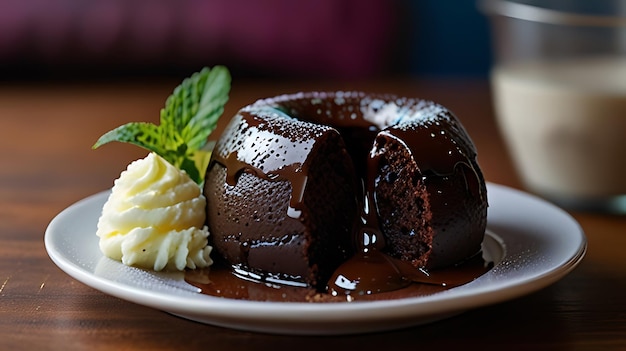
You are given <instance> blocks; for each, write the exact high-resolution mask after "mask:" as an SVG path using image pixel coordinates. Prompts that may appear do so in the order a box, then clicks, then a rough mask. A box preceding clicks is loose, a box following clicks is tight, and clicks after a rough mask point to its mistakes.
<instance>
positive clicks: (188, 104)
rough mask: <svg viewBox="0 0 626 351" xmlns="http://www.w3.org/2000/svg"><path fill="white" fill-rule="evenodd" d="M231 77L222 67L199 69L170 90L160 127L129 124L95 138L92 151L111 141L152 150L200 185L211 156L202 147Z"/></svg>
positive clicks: (226, 95) (226, 99)
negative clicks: (171, 91) (170, 93)
mask: <svg viewBox="0 0 626 351" xmlns="http://www.w3.org/2000/svg"><path fill="white" fill-rule="evenodd" d="M230 83H231V76H230V73H229V72H228V69H227V68H226V67H224V66H215V67H213V68H212V69H209V68H206V67H205V68H203V69H202V70H201V71H200V72H197V73H194V74H193V75H192V76H191V77H189V78H186V79H184V80H183V82H182V83H181V84H180V85H179V86H177V87H176V88H175V89H174V92H173V93H172V95H170V96H169V97H168V98H167V100H166V101H165V107H164V108H163V109H161V116H160V117H161V124H160V125H159V126H157V125H154V124H151V123H140V122H132V123H127V124H124V125H122V126H120V127H117V128H115V129H113V130H111V131H109V132H107V133H106V134H104V135H103V136H101V137H100V139H98V141H97V142H96V143H95V144H94V145H93V148H94V149H96V148H98V147H100V146H102V145H104V144H107V143H109V142H111V141H120V142H126V143H131V144H134V145H137V146H140V147H143V148H145V149H147V150H150V151H153V152H155V153H157V154H158V155H160V156H161V157H163V158H164V159H166V160H167V161H168V162H170V163H171V164H173V165H174V166H176V167H178V168H179V169H181V170H184V171H185V172H187V174H188V175H189V176H190V177H191V179H193V180H194V181H195V182H196V183H198V184H202V182H203V181H204V179H203V178H204V172H205V170H206V167H207V165H208V160H209V158H210V155H211V153H210V152H208V151H205V150H202V148H203V147H204V146H205V145H206V142H207V138H208V136H209V135H210V134H211V132H212V131H213V130H214V129H215V127H216V126H217V121H218V119H219V117H220V116H221V115H222V113H223V112H224V105H226V102H227V101H228V94H229V92H230Z"/></svg>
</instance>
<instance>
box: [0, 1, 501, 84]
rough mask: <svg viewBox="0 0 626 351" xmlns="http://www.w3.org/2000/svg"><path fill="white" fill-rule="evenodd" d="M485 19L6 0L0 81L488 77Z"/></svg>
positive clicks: (381, 4)
mask: <svg viewBox="0 0 626 351" xmlns="http://www.w3.org/2000/svg"><path fill="white" fill-rule="evenodd" d="M484 22H485V20H484V19H483V18H482V16H480V14H478V12H477V10H476V9H475V5H474V3H473V2H471V1H461V2H459V1H456V0H417V1H411V0H366V1H364V0H300V1H294V0H208V1H202V0H132V1H131V0H0V80H22V79H103V78H111V77H126V76H129V75H134V76H142V75H143V76H145V75H149V76H152V75H187V74H188V73H189V72H192V71H196V70H198V69H199V68H200V67H202V66H212V65H215V64H226V65H228V66H229V67H230V68H231V70H232V71H234V73H235V74H236V75H246V76H253V77H305V78H306V77H308V78H334V79H354V78H369V77H376V76H382V75H398V74H410V75H425V74H430V75H446V74H447V75H450V74H454V75H483V74H485V73H486V71H487V68H488V65H489V54H488V52H489V50H488V44H487V42H488V38H487V35H486V32H487V31H486V25H485V23H484Z"/></svg>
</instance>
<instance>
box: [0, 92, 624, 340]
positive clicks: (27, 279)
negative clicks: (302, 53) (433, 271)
mask: <svg viewBox="0 0 626 351" xmlns="http://www.w3.org/2000/svg"><path fill="white" fill-rule="evenodd" d="M177 83H178V82H172V81H153V82H140V83H139V82H121V83H108V84H86V85H80V84H76V83H74V84H66V85H58V84H57V85H55V84H44V85H42V84H39V85H34V84H29V85H26V84H25V85H17V86H8V85H4V86H0V166H1V167H0V349H2V350H19V349H27V350H34V349H63V350H69V349H78V350H99V349H115V350H125V349H140V348H141V349H146V350H166V349H180V350H191V349H207V350H217V349H243V348H244V347H246V348H260V349H271V350H289V349H298V350H301V349H302V350H303V349H312V350H313V349H315V350H319V349H320V347H327V345H332V346H333V348H342V349H344V350H348V349H350V350H352V349H370V348H371V349H374V348H380V349H384V350H394V348H395V349H398V350H403V349H405V347H408V348H409V349H426V348H428V349H431V348H433V347H443V349H453V348H455V349H465V348H467V347H470V346H472V347H473V348H474V349H477V348H478V347H489V348H496V347H498V348H500V349H506V350H508V349H524V350H526V349H531V348H532V349H558V350H565V349H577V350H583V349H593V350H597V349H622V350H624V349H626V299H625V296H626V294H625V292H626V259H624V257H625V255H624V250H625V249H626V217H617V216H609V215H601V214H586V213H572V214H573V215H574V217H575V218H576V219H577V220H578V221H579V222H580V223H581V225H582V227H583V229H584V230H585V232H586V235H587V237H588V242H589V248H588V253H587V256H586V258H585V260H584V261H583V262H582V264H581V265H580V266H579V267H578V268H577V269H576V270H575V271H573V272H572V273H570V274H569V275H568V276H566V277H565V278H564V279H562V280H561V281H559V282H557V283H555V284H553V285H551V286H550V287H548V288H545V289H543V290H541V291H539V292H536V293H533V294H531V295H528V296H525V297H522V298H518V299H516V300H512V301H509V302H505V303H500V304H497V305H494V306H489V307H485V308H480V309H477V310H473V311H469V312H467V313H464V314H462V315H459V316H457V317H453V318H450V319H446V320H443V321H440V322H437V323H432V324H428V325H423V326H419V327H414V328H409V329H404V330H397V331H391V332H384V333H374V334H367V335H350V336H338V337H294V336H280V335H266V334H257V333H252V332H243V331H236V330H230V329H224V328H219V327H213V326H209V325H203V324H199V323H195V322H191V321H188V320H184V319H181V318H177V317H174V316H172V315H169V314H167V313H164V312H161V311H157V310H154V309H151V308H147V307H143V306H140V305H136V304H133V303H129V302H126V301H123V300H120V299H117V298H115V297H111V296H108V295H105V294H103V293H101V292H99V291H96V290H94V289H92V288H90V287H87V286H85V285H83V284H82V283H79V282H77V281H76V280H74V279H72V278H70V277H69V276H68V275H66V274H65V273H63V272H62V271H61V270H60V269H58V268H57V267H56V266H55V265H54V264H53V263H52V262H51V260H50V259H49V258H48V256H47V254H46V251H45V248H44V243H43V235H44V231H45V228H46V226H47V224H48V222H49V221H50V220H51V219H52V218H53V217H54V216H55V215H56V214H57V213H58V212H60V211H61V210H62V209H64V208H65V207H67V206H68V205H70V204H71V203H73V202H75V201H77V200H79V199H81V198H84V197H86V196H88V195H91V194H93V193H96V192H99V191H101V190H104V189H107V188H109V187H111V186H112V182H113V179H115V178H116V177H117V176H118V175H119V173H120V172H121V171H122V170H123V169H125V167H126V165H127V164H128V163H129V162H130V161H131V160H133V159H137V158H140V157H143V156H144V155H145V152H144V151H143V150H141V149H139V148H136V147H134V146H130V145H125V144H114V145H113V144H112V145H108V146H106V147H104V148H102V149H99V150H96V151H93V150H91V149H90V147H91V145H92V144H93V143H94V141H95V140H96V139H97V138H98V137H99V136H100V135H101V134H102V133H103V132H105V131H107V130H109V129H111V128H113V127H116V126H118V125H120V124H123V123H126V122H129V121H151V122H157V121H158V114H159V109H160V108H161V106H162V105H163V102H164V100H165V98H166V97H167V95H168V94H169V93H170V91H171V90H172V88H173V87H174V86H175V85H176V84H177ZM312 89H329V90H335V89H360V90H368V91H377V92H392V93H398V94H402V95H409V96H416V97H422V98H427V99H433V100H435V101H438V102H440V103H442V104H444V105H446V106H448V107H449V108H451V109H452V110H453V111H454V112H455V113H456V114H457V115H458V116H459V117H460V118H461V120H462V121H463V123H464V124H465V126H466V128H467V129H468V131H469V133H470V134H471V136H472V138H473V139H474V141H475V143H476V145H477V147H478V150H479V162H480V164H481V166H482V168H483V171H484V173H485V175H486V178H487V180H489V181H491V182H495V183H501V184H504V185H508V186H512V187H520V184H519V181H518V179H517V178H516V175H515V174H514V172H513V169H512V166H511V163H510V161H509V158H508V156H507V154H506V151H505V149H504V147H503V144H502V140H501V138H500V137H499V135H498V133H497V129H496V127H495V123H494V117H493V111H492V109H491V102H490V91H489V86H488V84H487V82H485V81H458V80H449V81H446V80H442V81H437V82H432V81H407V80H402V81H383V82H351V83H323V82H313V83H273V82H262V81H257V82H240V81H235V82H234V86H233V91H232V94H231V100H230V102H229V104H228V106H227V112H226V114H227V115H232V114H233V113H234V112H235V111H236V110H237V109H238V108H239V107H241V106H243V105H245V104H247V103H249V102H252V101H253V100H255V99H257V98H260V97H266V96H272V95H275V94H278V93H284V92H294V91H298V90H312Z"/></svg>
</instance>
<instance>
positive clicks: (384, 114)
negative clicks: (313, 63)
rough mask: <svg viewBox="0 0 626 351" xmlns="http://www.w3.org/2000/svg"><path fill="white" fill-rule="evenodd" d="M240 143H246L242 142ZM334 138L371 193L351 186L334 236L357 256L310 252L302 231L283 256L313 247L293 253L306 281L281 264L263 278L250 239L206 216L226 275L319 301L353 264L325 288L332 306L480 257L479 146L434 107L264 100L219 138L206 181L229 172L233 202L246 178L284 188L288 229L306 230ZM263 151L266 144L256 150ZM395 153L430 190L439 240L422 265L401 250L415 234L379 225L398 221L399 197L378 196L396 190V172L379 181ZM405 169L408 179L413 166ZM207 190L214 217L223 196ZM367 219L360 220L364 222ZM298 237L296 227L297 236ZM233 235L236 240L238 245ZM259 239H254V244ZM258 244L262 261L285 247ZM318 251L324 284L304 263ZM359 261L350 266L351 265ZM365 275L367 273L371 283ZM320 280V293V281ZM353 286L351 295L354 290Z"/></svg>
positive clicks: (482, 197) (328, 98)
mask: <svg viewBox="0 0 626 351" xmlns="http://www.w3.org/2000/svg"><path fill="white" fill-rule="evenodd" d="M265 134H266V135H265ZM233 135H237V136H238V137H235V138H233ZM242 135H243V137H242ZM337 135H340V137H339V139H340V142H342V141H345V148H346V150H347V152H348V153H349V154H350V157H349V158H347V159H344V161H346V162H337V164H338V165H339V164H343V163H350V165H349V167H347V173H350V172H355V174H356V175H353V176H352V177H353V178H357V179H358V178H361V179H362V182H363V189H362V191H360V190H358V187H356V186H354V183H358V180H357V179H353V180H352V182H353V183H351V181H345V183H351V184H352V185H346V187H347V188H349V189H347V190H345V194H352V195H350V196H352V197H353V199H352V200H350V201H348V203H345V204H344V205H343V206H339V207H338V209H337V210H338V211H342V210H343V211H346V212H347V214H348V216H347V217H348V219H347V222H348V223H340V222H337V223H339V224H337V225H336V226H342V228H339V230H338V232H337V233H333V234H332V235H329V236H337V235H344V234H341V233H345V232H352V234H351V235H352V237H351V238H350V240H349V242H352V243H353V244H352V245H349V246H350V247H347V246H346V244H345V242H343V241H342V240H338V241H337V242H334V244H332V245H330V247H331V248H334V249H331V251H325V250H326V248H321V249H320V248H314V249H310V248H309V247H308V245H309V241H308V240H316V239H310V237H309V236H308V235H310V234H308V233H307V231H306V229H298V230H303V231H302V232H301V233H303V234H297V233H296V234H292V235H291V236H288V239H289V240H283V241H284V243H283V244H280V245H283V246H285V247H286V246H293V243H294V242H296V243H297V244H298V245H301V246H303V247H305V249H304V251H300V252H301V254H298V253H297V252H296V253H294V254H293V255H292V256H290V257H291V258H290V259H288V260H287V261H286V262H288V263H287V265H288V266H289V265H290V266H292V267H291V268H293V267H304V266H303V264H304V265H307V266H308V267H309V269H308V270H307V268H306V267H304V268H301V269H300V268H298V269H293V270H292V271H289V270H287V271H286V272H283V271H281V270H282V269H284V267H274V266H277V265H276V264H275V263H273V267H274V268H275V271H274V272H272V271H271V268H270V269H268V268H260V269H258V267H256V266H255V265H254V264H253V263H251V262H250V260H249V258H248V254H249V252H250V245H248V247H247V248H246V247H245V246H246V245H244V244H245V242H249V241H246V240H249V239H245V240H243V241H242V239H241V237H244V236H246V235H248V234H246V233H242V231H241V228H236V229H234V231H233V230H232V229H228V230H231V233H230V234H228V233H226V234H224V233H221V229H222V228H228V227H229V224H225V223H224V222H225V220H224V218H223V217H219V216H216V215H215V213H218V215H219V210H218V211H217V212H216V211H215V210H214V209H209V210H208V213H207V214H208V220H209V221H208V224H209V227H210V228H211V232H212V236H213V238H214V242H213V243H212V244H213V245H214V247H215V249H216V251H217V252H218V253H220V254H221V255H222V257H223V258H225V260H226V262H227V264H231V265H233V266H234V267H237V269H238V270H240V271H248V272H251V273H252V275H251V276H253V277H259V278H258V280H260V281H263V280H264V279H265V278H266V277H268V276H273V277H278V280H282V281H288V282H295V283H296V285H298V284H301V283H305V284H307V285H313V286H315V287H317V288H318V289H320V288H323V287H324V286H325V283H326V281H325V279H328V278H329V276H328V275H329V274H330V272H332V271H333V270H334V269H335V268H337V266H339V264H340V263H342V262H344V263H343V264H342V265H341V266H340V267H339V269H338V270H337V271H335V272H334V273H333V276H332V278H331V279H330V281H329V284H328V285H329V286H328V288H329V291H331V293H333V294H335V295H342V294H344V295H345V294H347V295H350V294H352V295H354V294H356V295H362V294H371V293H378V292H384V291H392V290H397V289H400V288H403V287H406V286H407V285H408V284H410V283H411V282H412V281H414V280H416V279H418V278H419V279H421V280H424V279H426V280H428V279H430V278H428V274H427V272H426V270H425V269H423V268H425V267H426V268H437V267H442V266H448V265H451V264H454V263H456V262H459V261H460V260H462V259H465V258H467V257H470V256H471V255H473V254H475V253H476V251H477V250H478V249H479V247H480V242H481V241H482V236H483V234H484V228H485V225H486V188H485V185H484V179H483V177H482V174H481V173H480V169H479V168H478V165H477V164H476V162H475V155H476V152H475V149H474V147H473V144H472V142H471V140H470V139H469V137H468V136H467V133H466V132H465V131H464V130H463V127H462V126H461V124H460V123H459V122H458V120H457V119H456V118H455V117H454V116H453V115H452V114H451V113H450V112H449V111H448V110H446V109H445V108H443V107H441V106H439V105H436V104H434V103H432V102H426V101H422V100H413V99H406V98H398V97H394V96H386V95H379V96H372V95H366V94H363V93H358V92H356V93H355V92H349V93H343V92H338V93H309V94H296V95H286V96H280V97H277V98H274V99H267V100H261V101H259V102H257V103H255V104H253V105H251V106H248V107H245V108H244V109H242V110H241V111H240V112H239V113H238V115H237V116H235V118H234V119H233V121H231V124H230V125H229V127H227V130H226V131H225V132H224V136H223V137H222V139H224V140H222V139H220V141H218V143H217V145H216V148H215V150H214V153H213V158H212V160H211V163H210V165H209V170H208V173H207V179H209V178H210V177H209V175H211V176H214V174H215V173H219V172H220V170H224V173H225V176H224V180H223V182H224V185H223V186H224V187H225V188H224V189H225V190H223V191H224V192H226V191H233V192H237V191H240V190H233V189H236V188H237V185H238V182H239V181H240V178H241V177H242V175H243V174H248V175H253V176H254V177H256V178H258V179H261V180H263V181H265V182H269V183H281V182H287V183H288V184H289V190H287V193H285V194H286V195H285V196H286V197H288V206H287V209H286V213H285V214H286V215H287V216H286V217H285V219H284V221H287V222H290V221H292V220H293V221H296V222H300V224H301V225H304V226H305V227H306V226H307V225H308V224H307V223H309V221H310V218H309V217H310V215H309V213H310V212H312V211H311V208H309V207H308V206H307V204H306V201H305V197H306V195H305V194H306V193H307V191H308V190H309V191H311V192H312V191H313V190H310V189H309V188H311V187H313V186H312V185H311V184H310V182H311V181H312V178H311V172H312V168H310V167H312V166H311V162H313V161H311V160H314V159H315V157H317V156H316V155H317V154H321V153H322V151H321V149H320V148H322V146H320V145H324V140H327V139H333V138H335V139H336V138H337ZM259 140H261V141H263V143H264V144H263V145H255V142H258V141H259ZM372 145H373V147H372ZM390 145H391V146H394V145H395V147H396V148H398V147H399V148H401V149H402V150H404V151H403V152H406V154H407V155H408V156H409V158H408V159H407V160H406V162H409V163H410V164H411V165H413V166H412V167H413V168H415V170H414V172H413V173H414V174H413V177H414V178H415V180H414V181H413V182H414V183H416V184H417V183H419V184H421V185H419V187H422V188H426V189H427V192H428V196H427V198H426V199H425V200H420V201H422V202H424V201H425V202H426V204H425V205H424V206H425V208H426V207H428V210H429V211H430V212H429V213H433V215H432V216H433V223H432V227H433V228H434V229H429V230H431V232H430V233H431V234H422V235H426V236H431V237H432V238H431V239H430V240H432V242H428V243H426V244H425V245H426V247H425V248H424V249H422V250H421V251H419V252H418V253H408V254H407V253H402V252H401V251H402V250H403V249H402V248H401V247H400V246H402V245H400V244H398V242H399V243H402V242H403V240H407V239H405V238H404V237H411V236H413V234H412V233H413V232H410V233H409V234H391V233H390V231H391V229H390V228H393V226H394V223H391V222H393V221H390V219H389V218H384V219H385V221H384V222H383V223H379V216H381V212H385V213H392V214H393V211H394V208H393V207H394V206H395V205H394V201H397V200H395V199H394V198H393V196H387V195H383V194H377V189H378V187H379V184H382V183H383V182H387V183H391V182H393V179H391V180H390V179H389V178H393V177H392V176H391V175H393V172H392V173H386V174H384V173H383V172H381V171H380V169H381V167H386V166H387V165H382V166H381V163H384V162H388V160H387V159H385V157H386V155H387V153H386V151H385V150H386V148H390ZM259 148H269V150H270V152H269V153H266V152H257V150H258V149H259ZM322 157H323V156H322ZM350 159H351V160H350ZM343 166H345V165H342V167H343ZM401 168H405V167H404V165H402V166H401ZM354 170H356V171H354ZM390 174H391V175H390ZM383 178H385V179H383ZM211 179H213V178H211ZM215 179H217V178H215ZM451 179H452V181H451ZM208 183H210V182H208ZM208 183H207V188H205V193H206V194H207V199H208V204H209V207H211V206H213V202H214V201H216V202H218V201H221V200H220V196H222V195H221V194H217V195H218V196H209V195H210V194H211V189H209V188H208V187H209V186H218V187H219V179H217V180H215V181H213V183H211V184H208ZM417 187H418V186H417V185H416V188H417ZM459 188H462V191H459ZM342 191H343V190H342ZM394 196H395V195H394ZM403 201H404V200H403ZM409 201H412V200H409ZM350 202H353V203H354V204H352V205H351V204H350ZM357 204H360V205H357ZM359 207H360V208H361V210H358V209H359ZM468 207H469V208H471V210H470V211H469V212H468V211H466V209H465V208H468ZM223 208H224V207H222V209H223ZM420 211H421V210H420ZM359 212H360V215H359ZM387 217H390V218H391V217H393V215H391V216H387ZM350 218H351V219H350ZM333 221H335V220H334V219H333ZM343 221H344V222H345V221H346V220H345V219H344V220H343ZM351 221H355V222H351ZM333 225H334V226H335V224H334V222H333ZM293 226H294V228H295V227H298V226H297V225H296V224H294V225H293ZM344 227H345V228H344ZM346 228H347V229H346ZM216 229H217V230H216ZM298 230H296V232H297V231H298ZM330 230H334V229H330ZM236 231H239V232H238V234H237V233H235V232H236ZM250 235H252V236H251V237H254V235H255V234H250ZM316 235H318V236H319V235H320V234H319V233H318V234H316ZM257 236H258V238H255V239H254V240H253V241H255V242H257V244H255V245H256V247H255V250H257V251H258V252H261V251H263V250H264V246H267V244H264V242H272V240H273V241H274V242H276V239H271V238H270V239H267V238H266V239H263V237H264V235H263V234H260V235H257ZM348 236H350V234H348ZM268 237H271V235H270V236H268ZM386 237H387V238H388V239H387V238H386ZM216 238H217V241H216V240H215V239H216ZM224 238H226V241H228V240H231V241H233V242H239V244H240V245H239V246H240V247H239V249H238V250H240V252H239V253H238V254H232V253H229V252H231V251H233V250H235V251H236V250H237V249H236V243H235V245H234V246H233V245H231V246H228V245H229V244H224V245H222V242H221V241H222V239H224ZM397 238H400V239H397ZM268 240H269V241H268ZM390 240H391V241H390ZM408 240H413V239H411V238H409V239H408ZM242 243H244V244H242ZM280 245H277V246H280ZM394 245H395V246H394ZM269 246H272V245H269ZM228 247H230V248H228ZM307 250H308V251H307ZM312 250H313V251H315V250H322V251H325V252H324V254H323V255H322V257H324V260H329V261H332V264H330V265H329V267H331V268H330V271H328V270H329V268H328V267H326V268H324V269H323V270H324V271H326V272H325V273H320V270H322V269H320V267H318V266H317V265H318V263H316V262H312V261H307V260H308V258H309V257H308V256H313V254H312V252H313V251H312ZM241 252H245V254H243V255H242V254H241ZM277 253H278V251H273V252H272V251H267V253H266V254H263V253H261V254H260V255H259V256H266V257H269V256H268V255H276V254H277ZM298 255H301V258H298ZM403 255H409V256H410V257H404V256H403ZM350 256H351V257H352V258H351V259H350V260H347V261H346V258H348V257H350ZM417 256H419V257H417ZM267 261H269V258H268V259H267ZM407 262H409V263H410V264H408V263H407ZM417 268H422V269H421V270H419V269H417ZM364 272H369V273H368V275H367V277H365V276H364V274H365V273H364ZM316 274H320V276H321V279H322V280H323V281H320V280H319V279H318V280H316V278H311V277H312V276H315V275H316ZM338 279H339V280H338ZM341 279H344V281H343V282H344V284H343V285H342V287H340V286H338V285H337V284H336V283H335V282H338V281H341ZM355 282H356V283H355ZM340 285H341V283H340ZM346 286H348V287H349V286H353V287H354V288H353V289H349V288H348V289H346V288H345V287H346Z"/></svg>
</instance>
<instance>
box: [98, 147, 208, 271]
mask: <svg viewBox="0 0 626 351" xmlns="http://www.w3.org/2000/svg"><path fill="white" fill-rule="evenodd" d="M205 205H206V199H205V198H204V195H202V191H201V190H200V187H199V186H198V185H197V184H196V183H195V182H194V181H192V180H191V179H190V178H189V176H188V175H187V174H186V173H185V172H182V171H180V170H179V169H178V168H176V167H174V166H173V165H171V164H170V163H169V162H167V161H166V160H165V159H163V158H162V157H160V156H158V155H156V154H155V153H150V154H149V155H148V156H147V157H146V158H143V159H140V160H137V161H134V162H132V163H131V164H130V165H128V168H127V169H126V170H125V171H123V172H122V174H121V175H120V177H119V178H118V179H117V180H115V184H114V186H113V189H112V191H111V194H110V195H109V198H108V200H107V202H106V203H105V204H104V207H103V209H102V215H101V216H100V219H99V221H98V230H97V232H96V234H97V235H98V236H99V237H100V250H101V251H102V253H103V254H104V255H105V256H107V257H110V258H112V259H115V260H119V261H122V263H124V264H126V265H132V266H137V267H142V268H149V269H154V270H157V271H160V270H163V269H165V270H183V269H185V268H186V267H187V268H191V269H194V268H202V267H207V266H209V265H211V264H212V263H213V261H212V260H211V258H210V257H209V254H210V252H211V249H212V248H211V246H208V245H207V242H208V239H207V238H208V236H209V232H208V228H207V227H206V226H205V225H204V221H205Z"/></svg>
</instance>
